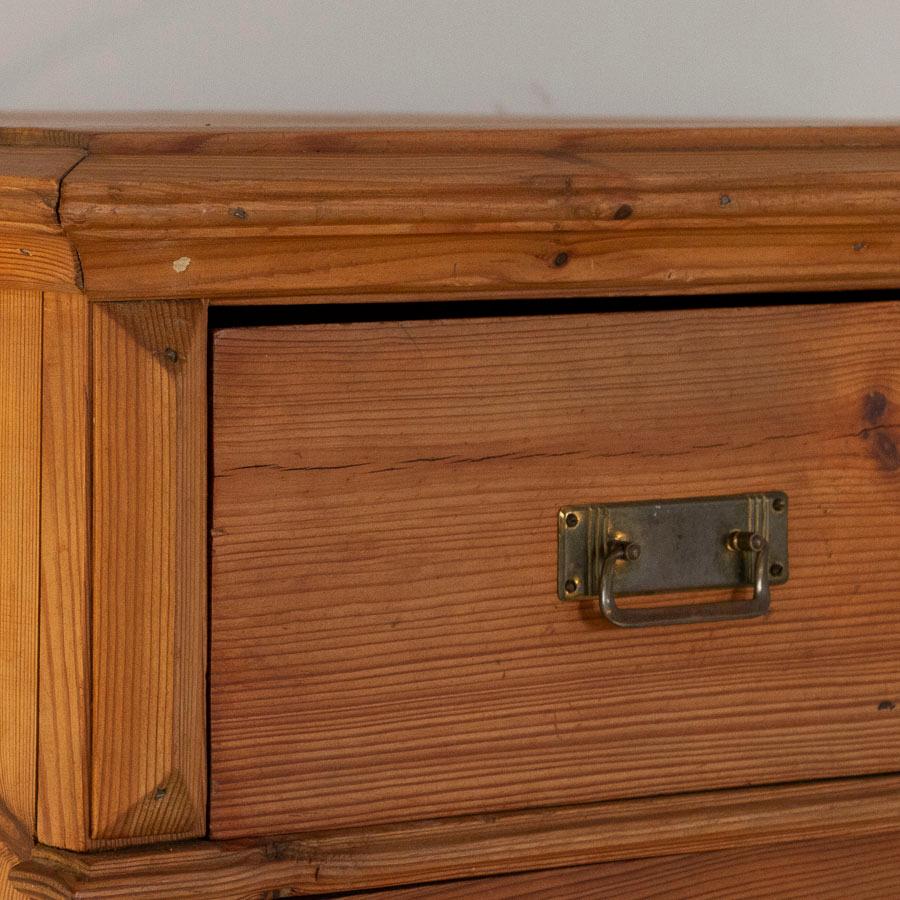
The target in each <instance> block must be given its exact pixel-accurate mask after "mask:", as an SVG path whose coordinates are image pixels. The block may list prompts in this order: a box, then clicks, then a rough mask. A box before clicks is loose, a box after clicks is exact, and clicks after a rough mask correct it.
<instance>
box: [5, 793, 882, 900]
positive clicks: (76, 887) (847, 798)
mask: <svg viewBox="0 0 900 900" xmlns="http://www.w3.org/2000/svg"><path fill="white" fill-rule="evenodd" d="M898 812H900V779H898V778H897V777H895V776H894V777H879V778H867V779H848V780H844V781H835V782H826V783H819V784H806V785H782V786H778V787H769V788H750V789H743V790H730V791H711V792H704V793H700V794H686V795H681V796H678V797H656V798H652V799H648V800H624V801H615V802H611V803H603V804H586V805H581V806H576V807H570V808H568V809H553V808H548V809H534V810H528V811H523V812H515V813H500V814H497V815H489V816H472V817H467V818H447V819H441V820H434V821H428V822H410V823H404V824H397V825H389V826H382V827H376V828H364V829H351V830H346V831H338V832H330V833H329V832H324V833H317V834H307V835H297V836H294V837H291V836H283V837H278V838H265V839H260V840H258V841H248V840H243V841H226V842H223V841H196V842H187V843H183V844H180V845H163V846H159V847H148V848H144V849H138V850H130V851H120V852H117V853H109V852H101V853H90V854H74V853H69V852H66V851H58V850H53V849H51V848H46V847H37V848H35V852H34V856H33V858H32V861H31V862H26V863H23V864H20V865H19V866H17V867H16V869H15V870H14V871H13V873H12V881H13V883H14V884H15V885H16V886H18V887H19V888H20V889H21V890H23V891H25V892H26V893H28V892H31V893H32V895H36V896H40V897H47V898H53V897H65V898H70V897H78V898H94V897H134V896H141V897H148V898H160V900H161V898H169V897H193V898H208V900H212V898H216V900H225V898H242V900H249V898H268V897H271V896H290V895H293V894H318V893H328V892H336V891H352V890H359V889H365V888H369V889H371V888H375V887H379V886H386V885H399V884H409V883H416V882H424V881H435V880H439V879H449V878H454V877H456V878H459V877H473V876H480V875H489V874H495V873H498V872H507V871H516V870H523V869H540V868H551V867H562V866H568V865H577V864H584V863H591V862H599V861H605V860H623V859H641V858H642V857H647V856H649V855H651V854H653V853H657V854H658V853H660V852H661V851H662V852H665V853H669V854H672V855H673V856H675V857H676V859H675V865H678V864H679V860H678V856H677V855H678V854H684V853H696V852H701V851H711V850H722V849H726V848H741V851H740V852H741V853H743V854H747V853H749V852H750V848H753V847H760V846H766V845H772V844H778V843H782V842H786V841H801V840H813V839H817V838H824V837H832V838H834V837H841V838H843V839H848V838H852V837H854V836H861V835H866V836H867V839H868V840H871V841H873V842H874V841H876V840H877V838H876V835H878V834H883V833H890V834H895V833H896V829H897V821H898ZM876 846H877V845H876ZM736 855H737V854H736ZM750 858H752V857H750ZM653 862H654V863H655V862H656V861H653ZM626 871H627V870H626ZM876 883H877V882H876Z"/></svg>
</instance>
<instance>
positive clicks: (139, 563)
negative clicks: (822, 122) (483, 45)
mask: <svg viewBox="0 0 900 900" xmlns="http://www.w3.org/2000/svg"><path fill="white" fill-rule="evenodd" d="M898 335H900V129H897V128H887V127H885V128H873V127H866V128H861V127H860V128H848V127H843V128H793V129H787V128H781V129H771V128H729V129H689V128H677V129H674V128H670V129H631V130H622V129H603V128H594V129H576V128H572V129H556V130H549V129H539V128H538V129H535V128H507V129H505V130H468V129H466V128H462V127H460V128H456V129H453V128H447V127H444V128H441V129H427V128H422V129H419V130H416V131H399V130H376V129H368V130H367V129H362V128H358V129H356V130H347V129H345V130H340V129H334V128H332V129H322V128H313V127H307V128H299V129H295V130H277V131H275V130H266V129H255V130H254V129H249V128H248V129H245V130H235V129H228V128H213V127H206V128H202V129H199V130H191V129H189V128H187V129H180V130H178V129H172V130H167V131H140V130H130V131H129V130H122V129H119V130H115V129H111V130H95V131H84V132H78V133H75V132H62V131H51V130H47V129H22V128H18V129H12V128H8V129H5V130H0V347H2V353H0V373H2V386H0V387H2V391H0V425H2V430H0V509H2V519H0V638H2V650H0V688H2V693H0V708H2V715H3V719H2V730H0V826H2V827H0V843H2V857H0V860H2V863H0V872H2V876H3V877H2V887H0V896H10V897H13V896H27V897H85V898H87V897H133V896H142V897H206V898H219V897H222V898H272V897H288V896H293V895H303V894H324V895H328V896H331V897H336V896H344V895H349V894H353V895H357V896H358V895H359V892H364V893H365V896H381V895H382V894H384V896H386V897H387V896H390V897H398V896H400V897H407V896H408V897H421V898H429V897H468V896H491V897H521V896H548V897H557V896H558V897H586V896H604V897H605V896H615V897H623V896H632V897H643V896H651V895H652V896H672V897H687V896H696V895H697V894H698V893H704V892H706V893H708V894H709V895H725V896H748V897H749V896H773V895H774V896H790V897H796V896H815V897H823V896H834V897H847V896H854V897H890V896H896V892H897V887H896V886H897V883H898V881H900V852H898V851H900V710H898V708H897V707H898V704H900V593H898V591H900V589H898V584H900V451H898V441H900V341H898Z"/></svg>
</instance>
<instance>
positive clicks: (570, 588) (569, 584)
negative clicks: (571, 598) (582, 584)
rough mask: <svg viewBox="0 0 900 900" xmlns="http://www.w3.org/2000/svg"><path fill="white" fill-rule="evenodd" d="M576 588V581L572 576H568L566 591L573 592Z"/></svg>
mask: <svg viewBox="0 0 900 900" xmlns="http://www.w3.org/2000/svg"><path fill="white" fill-rule="evenodd" d="M577 590H578V582H577V581H576V580H575V579H574V578H570V579H569V580H568V581H567V582H566V593H567V594H574V593H575V591H577Z"/></svg>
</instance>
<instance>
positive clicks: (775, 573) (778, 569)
mask: <svg viewBox="0 0 900 900" xmlns="http://www.w3.org/2000/svg"><path fill="white" fill-rule="evenodd" d="M769 574H770V575H771V576H772V577H773V578H779V577H780V576H781V575H783V574H784V566H783V565H781V563H772V565H771V566H769Z"/></svg>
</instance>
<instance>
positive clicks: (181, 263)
mask: <svg viewBox="0 0 900 900" xmlns="http://www.w3.org/2000/svg"><path fill="white" fill-rule="evenodd" d="M190 264H191V258H190V257H189V256H179V257H178V259H176V260H175V262H173V263H172V268H173V269H174V270H175V271H176V272H184V270H185V269H187V267H188V266H189V265H190Z"/></svg>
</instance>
